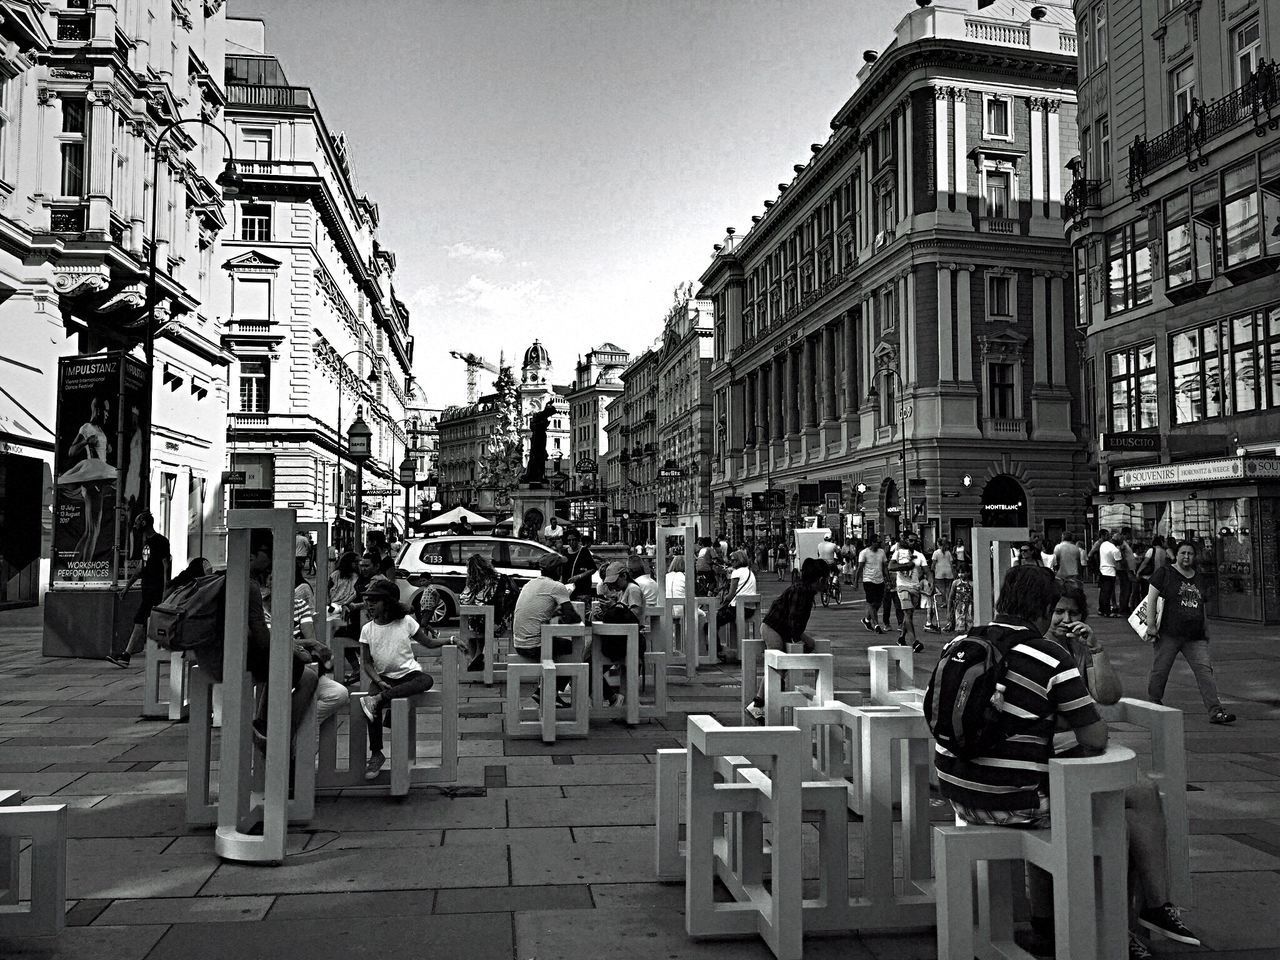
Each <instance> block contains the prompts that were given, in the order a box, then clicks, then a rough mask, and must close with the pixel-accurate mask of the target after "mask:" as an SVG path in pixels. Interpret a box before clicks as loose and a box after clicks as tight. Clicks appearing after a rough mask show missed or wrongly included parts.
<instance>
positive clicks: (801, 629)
mask: <svg viewBox="0 0 1280 960" xmlns="http://www.w3.org/2000/svg"><path fill="white" fill-rule="evenodd" d="M828 569H829V568H828V567H827V564H826V563H825V562H824V561H822V560H819V559H818V558H817V557H808V558H806V559H805V561H804V563H803V565H801V567H800V577H799V580H798V582H796V583H793V584H792V585H791V586H789V587H787V589H785V590H783V591H782V593H781V595H780V596H779V597H778V599H777V600H774V601H773V603H772V604H770V605H769V612H768V613H766V614H765V615H764V623H763V625H762V626H761V629H760V636H761V638H762V639H763V640H764V646H765V649H766V650H786V649H787V644H789V643H800V644H803V645H804V652H805V653H813V637H811V636H809V634H808V632H807V631H808V629H809V616H810V614H812V613H813V597H814V594H815V593H817V592H818V588H819V587H820V586H821V585H822V581H823V579H824V578H825V577H826V576H827V571H828ZM747 713H748V714H749V715H750V716H751V717H752V718H753V719H754V720H755V721H756V722H757V723H764V677H761V678H760V686H759V687H757V688H756V695H755V699H754V700H752V701H751V702H750V703H749V704H747Z"/></svg>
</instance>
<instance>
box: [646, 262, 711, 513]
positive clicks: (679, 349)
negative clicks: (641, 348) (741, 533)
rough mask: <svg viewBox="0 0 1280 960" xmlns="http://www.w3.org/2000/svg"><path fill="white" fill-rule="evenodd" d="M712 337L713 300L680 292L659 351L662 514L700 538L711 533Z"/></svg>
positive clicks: (659, 510)
mask: <svg viewBox="0 0 1280 960" xmlns="http://www.w3.org/2000/svg"><path fill="white" fill-rule="evenodd" d="M691 286H692V285H690V287H691ZM713 336H714V330H713V307H712V305H711V301H709V300H695V299H693V297H692V291H691V289H688V288H685V289H682V290H681V291H680V292H679V295H678V296H677V299H676V302H675V303H674V304H673V305H672V307H671V309H670V311H668V313H667V316H666V320H665V321H664V323H663V329H662V341H661V346H660V347H659V349H658V399H657V405H656V406H657V410H658V460H659V468H658V472H659V477H658V484H659V493H660V496H659V503H658V515H659V519H660V520H662V521H663V522H664V523H668V522H669V523H671V524H672V525H675V526H686V525H688V526H695V527H697V528H698V531H699V532H700V533H702V534H709V533H711V532H712V530H713V522H712V516H711V438H712V434H713V429H712V427H713V424H712V419H711V388H710V379H709V378H710V375H711V360H712V352H713V348H712V337H713ZM664 471H666V472H667V473H668V474H669V475H668V476H663V475H662V474H663V472H664ZM677 471H678V474H677Z"/></svg>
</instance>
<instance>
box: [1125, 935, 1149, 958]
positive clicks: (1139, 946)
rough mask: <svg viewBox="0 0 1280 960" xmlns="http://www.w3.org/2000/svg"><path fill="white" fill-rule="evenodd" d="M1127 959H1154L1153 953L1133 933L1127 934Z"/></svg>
mask: <svg viewBox="0 0 1280 960" xmlns="http://www.w3.org/2000/svg"><path fill="white" fill-rule="evenodd" d="M1129 960H1155V954H1154V953H1152V952H1151V951H1150V950H1148V949H1147V945H1146V944H1145V943H1143V942H1142V941H1141V940H1139V939H1138V937H1137V936H1136V935H1135V934H1133V933H1130V934H1129Z"/></svg>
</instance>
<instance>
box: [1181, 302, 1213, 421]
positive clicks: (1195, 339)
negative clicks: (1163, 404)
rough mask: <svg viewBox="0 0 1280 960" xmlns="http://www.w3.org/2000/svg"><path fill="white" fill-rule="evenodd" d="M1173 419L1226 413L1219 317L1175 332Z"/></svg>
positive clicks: (1183, 419) (1192, 419) (1197, 418)
mask: <svg viewBox="0 0 1280 960" xmlns="http://www.w3.org/2000/svg"><path fill="white" fill-rule="evenodd" d="M1172 353H1173V362H1172V370H1173V422H1174V423H1196V422H1198V421H1200V420H1207V419H1213V418H1215V417H1220V416H1222V366H1221V362H1220V358H1219V351H1218V321H1216V320H1215V321H1214V322H1213V323H1211V324H1208V325H1206V326H1203V327H1198V328H1196V329H1192V330H1184V331H1182V332H1181V333H1175V334H1174V335H1173V348H1172Z"/></svg>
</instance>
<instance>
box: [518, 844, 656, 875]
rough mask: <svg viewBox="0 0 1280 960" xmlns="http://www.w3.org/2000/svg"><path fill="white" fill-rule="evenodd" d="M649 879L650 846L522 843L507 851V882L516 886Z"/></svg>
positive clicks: (651, 872) (650, 863) (651, 855)
mask: <svg viewBox="0 0 1280 960" xmlns="http://www.w3.org/2000/svg"><path fill="white" fill-rule="evenodd" d="M652 876H653V844H652V843H647V842H643V841H638V840H620V841H618V842H616V843H572V844H568V845H566V844H562V843H553V844H548V843H524V844H520V845H518V846H512V848H511V882H512V883H513V884H516V885H517V886H526V885H535V886H537V885H544V884H559V883H569V884H573V883H605V882H608V881H613V882H622V883H640V882H643V881H644V880H647V879H649V878H651V877H652Z"/></svg>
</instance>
